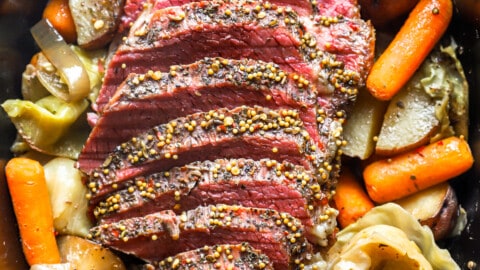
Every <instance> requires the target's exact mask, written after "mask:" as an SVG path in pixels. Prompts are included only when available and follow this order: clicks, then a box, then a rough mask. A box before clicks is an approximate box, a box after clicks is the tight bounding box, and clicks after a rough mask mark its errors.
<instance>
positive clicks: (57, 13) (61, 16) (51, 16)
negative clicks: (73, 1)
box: [43, 0, 77, 43]
mask: <svg viewBox="0 0 480 270" xmlns="http://www.w3.org/2000/svg"><path fill="white" fill-rule="evenodd" d="M43 18H44V19H47V20H48V21H49V22H50V23H51V24H52V26H53V27H54V28H55V29H56V30H57V31H58V33H60V35H62V37H63V38H64V39H65V41H66V42H67V43H74V42H75V41H76V40H77V30H76V28H75V23H74V22H73V17H72V13H71V12H70V7H69V6H68V0H50V1H49V2H48V3H47V6H46V7H45V9H44V10H43Z"/></svg>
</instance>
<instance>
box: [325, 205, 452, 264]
mask: <svg viewBox="0 0 480 270" xmlns="http://www.w3.org/2000/svg"><path fill="white" fill-rule="evenodd" d="M328 262H329V267H328V269H335V270H343V269H359V270H360V269H385V270H396V269H404V270H408V269H434V270H450V269H460V268H459V266H458V265H457V264H456V263H455V261H454V260H453V259H452V257H451V256H450V253H449V252H448V251H447V250H445V249H441V248H439V247H438V246H437V245H436V243H435V240H434V238H433V234H432V231H431V230H430V229H429V228H428V227H427V226H422V225H420V223H419V222H418V221H417V220H416V219H415V218H414V217H413V216H412V215H411V214H409V213H408V212H407V211H405V210H404V209H403V208H401V207H400V206H399V205H398V204H395V203H387V204H384V205H381V206H377V207H375V208H373V209H372V210H370V211H369V212H368V213H367V214H366V215H365V216H363V217H362V218H361V219H360V220H358V221H357V222H355V223H353V224H351V225H349V226H348V227H346V228H344V229H343V230H342V231H340V232H339V233H338V234H337V242H336V243H335V244H334V245H333V246H332V247H331V249H330V250H329V251H328ZM399 266H401V268H398V267H399Z"/></svg>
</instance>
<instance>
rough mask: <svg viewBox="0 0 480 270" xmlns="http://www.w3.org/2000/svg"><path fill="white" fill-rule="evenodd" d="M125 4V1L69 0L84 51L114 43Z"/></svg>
mask: <svg viewBox="0 0 480 270" xmlns="http://www.w3.org/2000/svg"><path fill="white" fill-rule="evenodd" d="M123 4H124V0H114V1H104V0H102V1H97V0H69V7H70V10H71V11H72V16H73V21H74V23H75V28H76V30H77V33H78V37H77V42H78V45H80V47H82V48H84V49H98V48H102V47H104V46H106V45H107V44H108V43H109V42H110V41H112V38H113V37H114V35H115V33H116V30H117V27H118V24H119V23H120V15H121V13H122V11H123Z"/></svg>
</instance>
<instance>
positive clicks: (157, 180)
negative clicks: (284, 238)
mask: <svg viewBox="0 0 480 270" xmlns="http://www.w3.org/2000/svg"><path fill="white" fill-rule="evenodd" d="M328 196H329V191H328V190H325V187H324V185H322V183H319V182H318V181H317V179H316V178H315V177H314V176H313V175H312V174H311V172H310V171H308V170H306V169H305V168H304V167H303V166H298V165H295V164H292V163H290V162H287V161H284V162H277V161H276V160H270V159H262V160H251V159H218V160H215V161H208V160H207V161H196V162H192V163H190V164H187V165H184V166H181V167H175V168H173V169H171V170H168V171H164V172H156V173H153V174H149V175H145V176H138V177H135V178H133V179H132V180H129V181H128V183H127V185H126V186H125V187H124V188H122V189H119V190H116V191H114V192H112V193H110V194H109V195H108V197H106V198H104V199H103V200H100V201H98V202H94V201H92V200H90V213H91V214H92V215H93V216H94V218H95V219H96V220H100V222H102V223H110V222H118V221H120V220H122V219H125V218H131V217H141V216H144V215H148V214H152V213H155V212H159V211H163V210H172V211H174V212H175V213H177V214H180V213H182V212H183V211H187V210H191V209H195V208H197V207H198V206H202V205H215V204H229V205H235V204H238V205H242V206H245V207H256V208H269V209H273V210H276V211H279V212H287V213H289V214H290V215H292V216H294V217H296V218H298V219H299V220H301V221H302V224H303V225H304V226H305V228H306V232H307V236H308V239H309V240H310V241H311V242H312V243H317V244H320V245H322V243H325V242H328V239H326V238H322V237H318V235H317V234H315V233H314V231H313V230H316V228H314V227H316V226H321V227H322V228H326V229H327V228H330V231H329V232H327V233H326V235H328V234H330V233H331V232H333V228H334V227H335V218H336V215H332V214H333V213H334V212H333V211H332V209H331V208H330V207H329V206H328V204H327V202H328ZM325 217H329V218H325ZM317 229H318V228H317ZM327 231H328V229H327Z"/></svg>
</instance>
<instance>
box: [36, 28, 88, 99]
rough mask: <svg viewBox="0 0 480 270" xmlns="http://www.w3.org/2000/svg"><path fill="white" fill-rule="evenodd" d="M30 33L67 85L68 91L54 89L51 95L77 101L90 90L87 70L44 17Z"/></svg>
mask: <svg viewBox="0 0 480 270" xmlns="http://www.w3.org/2000/svg"><path fill="white" fill-rule="evenodd" d="M31 33H32V36H33V38H34V39H35V41H36V42H37V44H38V46H39V47H40V49H42V52H43V53H44V54H45V56H46V57H47V58H48V60H50V62H51V63H52V64H53V65H54V66H55V67H56V68H57V70H58V72H59V74H60V77H61V78H62V80H63V81H64V82H65V83H66V84H67V86H68V92H63V91H55V93H52V95H54V96H57V97H58V98H60V99H62V100H64V101H66V102H72V101H78V100H80V99H82V98H85V97H86V96H87V95H88V94H89V92H90V80H89V78H88V74H87V71H86V70H85V68H84V66H83V64H82V62H81V61H80V59H79V58H78V56H77V55H76V54H75V53H74V52H73V51H72V49H71V48H70V47H69V46H68V44H67V43H66V42H65V40H63V38H62V36H60V34H58V32H57V31H56V30H55V28H53V27H52V25H51V24H50V22H49V21H48V20H46V19H43V20H41V21H39V22H38V23H37V24H35V25H34V26H33V27H32V29H31Z"/></svg>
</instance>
